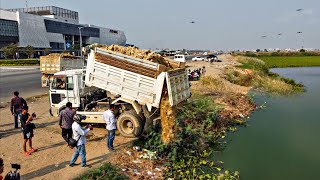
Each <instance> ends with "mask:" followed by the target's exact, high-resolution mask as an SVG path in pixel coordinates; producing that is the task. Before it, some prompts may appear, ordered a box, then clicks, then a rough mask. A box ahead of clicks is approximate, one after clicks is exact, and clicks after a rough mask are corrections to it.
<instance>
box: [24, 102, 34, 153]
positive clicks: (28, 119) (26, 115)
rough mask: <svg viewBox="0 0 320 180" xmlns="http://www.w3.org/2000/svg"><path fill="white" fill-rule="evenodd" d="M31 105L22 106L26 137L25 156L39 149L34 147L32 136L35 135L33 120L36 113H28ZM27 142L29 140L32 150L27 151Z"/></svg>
mask: <svg viewBox="0 0 320 180" xmlns="http://www.w3.org/2000/svg"><path fill="white" fill-rule="evenodd" d="M28 110H29V107H28V106H22V113H21V114H20V121H21V127H22V132H23V137H24V142H23V151H24V155H25V156H29V155H30V154H31V153H34V152H36V151H37V150H36V149H34V148H33V147H32V137H33V128H34V127H33V126H32V124H31V121H32V120H33V119H34V118H35V117H36V115H35V113H32V115H30V114H29V113H28ZM27 142H29V148H30V150H29V151H27Z"/></svg>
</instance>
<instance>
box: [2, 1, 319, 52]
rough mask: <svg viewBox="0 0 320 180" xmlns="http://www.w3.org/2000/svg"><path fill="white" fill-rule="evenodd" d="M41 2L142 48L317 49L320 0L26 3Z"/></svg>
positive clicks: (10, 4)
mask: <svg viewBox="0 0 320 180" xmlns="http://www.w3.org/2000/svg"><path fill="white" fill-rule="evenodd" d="M0 2H1V8H18V7H25V0H0ZM46 5H54V6H58V7H63V8H66V9H70V10H75V11H78V12H79V15H80V23H90V24H95V25H99V26H104V27H111V28H116V29H120V30H123V31H125V34H126V36H127V39H128V41H127V42H128V43H132V44H135V45H137V46H138V47H141V48H152V49H155V48H173V49H182V48H186V49H225V50H228V49H247V48H250V49H256V48H260V49H264V48H285V47H290V48H298V47H301V46H302V45H303V46H304V47H308V48H309V47H310V48H320V0H220V1H217V0H161V1H160V0H158V1H155V0H136V1H134V0H112V1H110V0H29V1H28V6H29V7H33V6H46ZM299 8H301V9H303V10H302V11H299V12H298V11H296V9H299ZM191 21H195V23H194V24H191V23H189V22H191ZM298 31H301V32H303V33H302V34H297V32H298ZM278 33H282V36H279V35H278ZM264 35H265V36H267V37H266V38H261V36H264Z"/></svg>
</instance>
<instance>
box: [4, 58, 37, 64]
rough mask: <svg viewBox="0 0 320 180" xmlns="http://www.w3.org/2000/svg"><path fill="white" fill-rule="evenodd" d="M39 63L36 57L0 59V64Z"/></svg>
mask: <svg viewBox="0 0 320 180" xmlns="http://www.w3.org/2000/svg"><path fill="white" fill-rule="evenodd" d="M39 64H40V61H39V60H38V59H16V60H0V66H35V65H39Z"/></svg>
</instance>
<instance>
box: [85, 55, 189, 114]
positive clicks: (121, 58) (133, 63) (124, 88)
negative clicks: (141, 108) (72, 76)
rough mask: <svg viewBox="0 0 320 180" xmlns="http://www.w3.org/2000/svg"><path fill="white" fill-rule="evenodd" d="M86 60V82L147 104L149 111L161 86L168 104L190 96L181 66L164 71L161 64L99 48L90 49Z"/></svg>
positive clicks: (156, 103) (160, 92)
mask: <svg viewBox="0 0 320 180" xmlns="http://www.w3.org/2000/svg"><path fill="white" fill-rule="evenodd" d="M87 63H88V64H87V70H86V79H85V82H86V85H88V86H95V87H99V88H101V89H104V90H107V91H109V92H111V93H112V94H114V95H120V96H121V98H123V99H127V100H130V101H136V102H138V103H139V104H141V105H147V106H148V109H149V110H150V109H151V107H156V108H159V104H160V100H161V95H162V91H163V88H164V87H165V85H166V88H167V90H168V94H169V99H170V104H171V105H172V106H174V105H177V104H178V103H180V102H181V101H184V100H186V99H187V98H189V97H190V89H189V81H188V77H187V72H186V70H185V68H179V69H175V70H170V71H167V72H166V71H165V70H166V67H165V66H163V65H160V64H157V63H153V62H149V61H146V60H142V59H137V58H131V57H130V56H125V55H119V54H118V53H113V52H110V51H106V50H103V49H96V50H95V51H92V52H91V53H90V55H89V57H88V62H87Z"/></svg>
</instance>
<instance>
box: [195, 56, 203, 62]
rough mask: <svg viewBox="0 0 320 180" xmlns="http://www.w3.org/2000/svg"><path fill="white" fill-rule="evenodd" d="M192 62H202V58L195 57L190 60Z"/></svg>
mask: <svg viewBox="0 0 320 180" xmlns="http://www.w3.org/2000/svg"><path fill="white" fill-rule="evenodd" d="M192 61H204V58H203V57H200V56H196V57H194V58H192Z"/></svg>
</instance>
